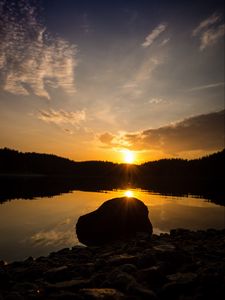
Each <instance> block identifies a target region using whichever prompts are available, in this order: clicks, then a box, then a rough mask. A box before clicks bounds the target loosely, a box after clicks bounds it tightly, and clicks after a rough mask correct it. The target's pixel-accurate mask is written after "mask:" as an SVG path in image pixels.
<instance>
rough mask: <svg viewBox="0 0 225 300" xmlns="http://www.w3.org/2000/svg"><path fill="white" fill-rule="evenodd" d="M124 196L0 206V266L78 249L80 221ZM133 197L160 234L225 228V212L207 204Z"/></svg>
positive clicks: (77, 195) (76, 194)
mask: <svg viewBox="0 0 225 300" xmlns="http://www.w3.org/2000/svg"><path fill="white" fill-rule="evenodd" d="M126 193H127V190H117V191H107V192H101V193H100V192H82V191H73V192H71V193H66V194H62V195H58V196H54V197H50V198H49V197H39V198H36V199H33V200H24V199H18V200H12V201H9V202H4V203H3V204H1V205H0V260H1V259H3V260H6V261H8V262H9V261H13V260H21V259H25V258H26V257H28V256H33V257H38V256H41V255H47V254H48V253H49V252H52V251H56V250H59V249H61V248H64V247H72V246H74V245H75V244H78V243H79V242H78V240H77V237H76V235H75V230H74V226H75V224H76V221H77V219H78V217H79V216H80V215H82V214H85V213H88V212H91V211H93V210H95V209H96V208H97V207H99V206H100V205H101V204H102V203H103V202H104V201H106V200H108V199H111V198H115V197H121V196H124V195H125V194H126ZM130 193H131V194H132V196H134V197H137V198H138V199H140V200H142V201H143V202H144V203H145V204H146V205H147V206H148V208H149V217H150V220H151V222H152V225H153V228H154V233H156V234H159V233H161V232H169V231H170V229H172V228H178V227H182V228H188V229H192V230H198V229H207V228H218V229H219V228H224V227H225V207H223V206H219V205H216V204H214V203H211V202H209V201H208V200H205V199H202V198H196V197H194V196H188V197H174V196H163V195H160V194H154V193H151V192H146V191H143V190H138V189H135V190H131V192H130Z"/></svg>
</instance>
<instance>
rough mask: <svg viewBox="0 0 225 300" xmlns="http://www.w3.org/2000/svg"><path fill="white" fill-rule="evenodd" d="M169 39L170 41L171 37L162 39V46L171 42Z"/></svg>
mask: <svg viewBox="0 0 225 300" xmlns="http://www.w3.org/2000/svg"><path fill="white" fill-rule="evenodd" d="M169 41H170V38H167V39H164V40H163V41H162V43H161V44H160V46H165V45H166V44H168V43H169Z"/></svg>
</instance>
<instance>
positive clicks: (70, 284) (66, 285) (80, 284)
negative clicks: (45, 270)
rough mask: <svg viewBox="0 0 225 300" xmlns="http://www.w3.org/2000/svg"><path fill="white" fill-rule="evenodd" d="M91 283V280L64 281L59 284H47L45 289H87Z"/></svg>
mask: <svg viewBox="0 0 225 300" xmlns="http://www.w3.org/2000/svg"><path fill="white" fill-rule="evenodd" d="M89 283H90V280H86V279H72V280H67V281H62V282H57V283H46V284H45V288H46V289H49V290H55V289H59V290H60V289H63V290H64V289H70V288H75V289H80V288H84V287H86V286H87V285H88V284H89Z"/></svg>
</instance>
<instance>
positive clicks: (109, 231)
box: [76, 197, 152, 246]
mask: <svg viewBox="0 0 225 300" xmlns="http://www.w3.org/2000/svg"><path fill="white" fill-rule="evenodd" d="M137 232H145V233H146V234H148V235H151V234H152V224H151V222H150V220H149V218H148V207H147V206H146V205H145V204H144V203H143V202H142V201H141V200H138V199H136V198H133V197H130V198H128V197H121V198H114V199H111V200H108V201H105V202H104V203H103V204H102V205H101V206H100V207H99V208H98V209H97V210H95V211H93V212H91V213H88V214H86V215H83V216H81V217H80V218H79V219H78V222H77V224H76V234H77V237H78V239H79V241H80V242H81V243H82V244H85V245H87V246H94V245H95V246H96V245H102V244H105V243H108V242H112V241H115V240H118V239H127V238H130V237H132V236H134V235H136V233H137Z"/></svg>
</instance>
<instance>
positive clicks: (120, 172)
mask: <svg viewBox="0 0 225 300" xmlns="http://www.w3.org/2000/svg"><path fill="white" fill-rule="evenodd" d="M224 160H225V149H224V150H223V151H220V152H217V153H215V154H212V155H209V156H206V157H202V158H200V159H193V160H185V159H162V160H158V161H152V162H146V163H144V164H142V165H128V164H116V163H112V162H104V161H85V162H74V161H72V160H69V159H66V158H61V157H58V156H56V155H52V154H39V153H22V152H18V151H15V150H11V149H7V148H4V149H0V176H1V183H2V189H1V195H0V201H5V200H8V199H15V198H25V199H26V198H27V199H31V198H33V197H38V196H54V195H56V194H60V193H65V192H69V191H72V190H89V191H102V190H112V189H117V188H127V187H129V186H131V187H133V188H135V187H137V188H143V189H146V190H151V191H154V192H160V193H164V194H173V195H178V196H182V195H187V194H194V195H199V196H203V197H205V198H206V199H209V200H211V201H214V202H217V203H220V204H223V205H224V204H225V201H224V187H223V186H224V184H223V182H224V179H225V178H224V177H225V174H224V173H225V172H224Z"/></svg>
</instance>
